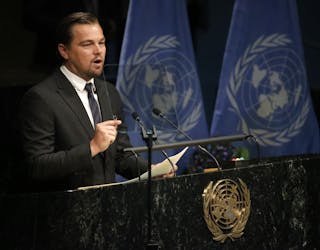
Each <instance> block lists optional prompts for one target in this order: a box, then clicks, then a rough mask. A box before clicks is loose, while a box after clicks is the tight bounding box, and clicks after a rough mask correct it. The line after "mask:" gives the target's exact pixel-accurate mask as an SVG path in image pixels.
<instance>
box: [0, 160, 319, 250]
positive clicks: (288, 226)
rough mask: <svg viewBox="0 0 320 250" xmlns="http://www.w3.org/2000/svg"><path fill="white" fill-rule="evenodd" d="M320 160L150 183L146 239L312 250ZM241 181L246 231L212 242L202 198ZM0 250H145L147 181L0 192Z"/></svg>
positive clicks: (177, 244)
mask: <svg viewBox="0 0 320 250" xmlns="http://www.w3.org/2000/svg"><path fill="white" fill-rule="evenodd" d="M319 173H320V156H308V157H307V156H305V157H292V158H291V159H288V158H286V159H275V160H264V161H263V162H261V163H256V164H250V163H249V162H247V163H242V166H241V167H238V168H233V169H227V170H223V171H220V172H214V173H208V174H204V173H202V174H193V175H186V176H178V177H175V178H171V179H160V180H153V181H152V193H153V200H152V213H151V214H152V220H151V221H152V240H153V242H155V243H157V244H158V245H159V246H160V249H188V250H189V249H195V250H199V249H201V250H205V249H210V250H211V249H254V250H256V249H268V250H269V249H318V248H319V237H320V234H319V232H320V231H319V225H320V223H319V222H320V220H319V213H318V209H319V196H320V192H319V177H320V174H319ZM226 178H228V179H232V180H237V179H238V178H241V180H242V181H243V182H244V183H246V185H247V187H248V189H249V190H250V196H251V213H250V216H249V218H248V221H247V224H246V227H245V229H244V234H243V236H241V237H240V238H238V239H235V240H231V239H227V240H226V241H225V242H224V243H220V242H217V241H215V240H213V238H212V234H211V232H210V231H209V229H208V227H207V225H206V222H205V220H204V217H203V216H204V213H203V198H202V193H203V190H204V188H206V187H207V185H208V184H209V182H210V181H213V183H215V182H217V181H219V180H221V179H226ZM0 204H1V205H0V206H1V211H0V221H1V226H0V233H1V234H0V244H1V249H6V250H7V249H21V250H22V249H34V250H44V249H46V250H50V249H52V250H53V249H54V250H58V249H63V250H66V249H68V250H72V249H77V250H81V249H88V250H89V249H90V250H93V249H94V250H96V249H144V247H145V243H146V240H147V215H148V211H147V183H146V182H140V183H133V184H120V185H114V186H107V187H98V188H92V189H88V190H78V191H66V192H56V193H54V192H52V193H33V194H15V195H13V194H11V195H9V194H2V195H1V197H0Z"/></svg>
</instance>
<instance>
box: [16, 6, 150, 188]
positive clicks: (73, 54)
mask: <svg viewBox="0 0 320 250" xmlns="http://www.w3.org/2000/svg"><path fill="white" fill-rule="evenodd" d="M57 43H58V52H59V54H60V56H61V57H62V59H63V64H62V66H61V67H60V68H59V69H57V70H56V71H55V72H54V73H53V74H52V75H51V76H49V77H48V78H47V79H45V80H44V81H42V82H41V83H39V84H37V85H35V86H34V87H33V88H31V89H30V90H29V91H28V92H27V93H26V94H25V96H24V98H23V100H22V106H21V133H22V147H23V151H24V153H25V156H26V160H27V162H28V165H29V166H30V176H31V179H32V182H33V183H37V184H40V185H41V186H42V187H45V188H47V189H74V188H77V187H81V186H88V185H95V184H103V183H109V182H113V181H114V180H115V173H116V172H117V173H119V174H121V175H123V176H125V177H127V178H133V177H136V176H137V175H138V174H139V172H141V173H142V172H144V171H146V170H147V163H146V161H144V160H143V159H140V158H138V159H136V158H135V157H134V156H133V155H132V154H130V153H124V152H122V149H123V148H126V147H130V146H131V145H130V142H129V138H128V136H127V134H126V126H125V125H124V124H123V123H122V122H121V120H122V117H123V116H122V103H121V100H120V97H119V94H118V92H117V90H116V89H115V87H114V86H113V85H111V84H109V83H107V82H105V81H102V80H99V79H98V78H97V77H98V76H100V75H101V74H102V72H103V66H104V60H105V55H106V46H105V37H104V34H103V31H102V28H101V26H100V24H99V22H98V20H97V18H96V17H95V16H94V15H92V14H90V13H83V12H77V13H73V14H71V15H68V16H67V17H66V18H64V19H63V20H62V21H61V23H60V25H59V26H58V29H57ZM87 83H90V84H89V86H90V85H91V87H92V92H91V89H88V90H87V88H86V86H87ZM89 92H90V93H89ZM90 98H91V99H90ZM92 98H94V99H92ZM92 100H93V101H92ZM94 101H95V109H93V108H92V105H91V104H92V103H91V102H94ZM96 111H98V114H96ZM97 115H98V118H97V117H96V116H97ZM96 118H97V119H101V121H96Z"/></svg>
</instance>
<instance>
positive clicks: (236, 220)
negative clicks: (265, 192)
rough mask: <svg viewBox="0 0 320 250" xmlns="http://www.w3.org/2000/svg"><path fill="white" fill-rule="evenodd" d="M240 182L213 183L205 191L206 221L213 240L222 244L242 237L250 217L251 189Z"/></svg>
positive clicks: (227, 180)
mask: <svg viewBox="0 0 320 250" xmlns="http://www.w3.org/2000/svg"><path fill="white" fill-rule="evenodd" d="M238 180H239V183H237V182H235V181H233V180H231V179H223V180H219V181H218V182H216V184H215V185H213V183H212V181H211V182H210V183H209V185H208V186H207V187H206V188H205V189H204V190H203V194H202V197H203V213H204V219H205V221H206V223H207V226H208V228H209V230H210V232H211V233H212V235H213V239H214V240H215V241H219V242H221V243H223V242H224V241H225V240H226V239H227V238H230V239H231V240H234V239H235V238H239V237H241V236H242V235H243V230H244V228H245V226H246V223H247V220H248V218H249V215H250V206H251V202H250V192H249V189H248V188H247V185H246V184H245V183H244V182H243V181H242V180H241V179H238Z"/></svg>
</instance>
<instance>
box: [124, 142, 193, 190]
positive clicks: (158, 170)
mask: <svg viewBox="0 0 320 250" xmlns="http://www.w3.org/2000/svg"><path fill="white" fill-rule="evenodd" d="M188 148H189V147H185V148H184V149H183V150H181V151H180V152H179V153H177V154H175V155H172V156H170V157H169V159H170V160H171V162H172V164H173V165H176V164H177V162H178V161H179V160H180V158H181V157H182V156H183V155H184V153H185V152H186V151H187V149H188ZM171 169H172V166H171V164H170V162H169V160H168V159H165V160H163V161H162V162H160V163H158V164H157V165H156V166H154V167H153V168H152V170H151V177H155V176H160V175H164V174H168V173H169V172H170V170H171ZM146 179H148V171H147V172H145V173H143V174H142V175H140V180H141V181H142V180H146ZM137 181H139V177H137V178H134V179H131V180H128V181H124V182H121V183H122V184H125V183H132V182H137Z"/></svg>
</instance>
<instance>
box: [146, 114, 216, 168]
mask: <svg viewBox="0 0 320 250" xmlns="http://www.w3.org/2000/svg"><path fill="white" fill-rule="evenodd" d="M152 112H153V113H154V114H155V115H157V116H159V117H161V118H162V119H164V120H165V121H167V122H168V123H169V124H170V125H171V126H172V127H174V128H175V129H176V130H177V131H178V132H179V133H181V134H182V135H184V136H185V137H186V138H187V139H189V140H193V139H192V138H191V137H190V136H189V135H188V134H187V133H185V132H184V131H183V130H181V129H180V128H179V127H178V126H177V125H176V124H174V123H173V122H172V121H171V120H170V119H168V118H167V117H166V116H165V115H164V114H163V113H162V112H161V111H160V110H159V109H157V108H153V109H152ZM197 147H198V148H199V149H200V150H201V151H202V152H204V153H205V154H207V155H208V156H209V157H210V158H211V159H213V161H214V162H215V163H216V165H217V167H218V169H219V170H222V169H221V166H220V164H219V162H218V160H217V159H216V157H214V156H213V155H212V154H211V153H210V152H209V151H208V150H207V149H206V148H204V147H202V146H201V145H198V146H197Z"/></svg>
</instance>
